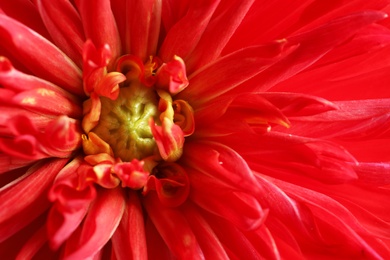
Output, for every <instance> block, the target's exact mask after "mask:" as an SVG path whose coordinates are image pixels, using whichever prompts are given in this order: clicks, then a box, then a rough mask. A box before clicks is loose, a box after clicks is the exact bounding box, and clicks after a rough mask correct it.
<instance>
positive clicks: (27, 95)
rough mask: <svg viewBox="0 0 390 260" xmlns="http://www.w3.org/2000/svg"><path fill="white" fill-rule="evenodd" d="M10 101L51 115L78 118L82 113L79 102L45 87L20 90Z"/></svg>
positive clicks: (27, 108)
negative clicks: (76, 102)
mask: <svg viewBox="0 0 390 260" xmlns="http://www.w3.org/2000/svg"><path fill="white" fill-rule="evenodd" d="M12 102H13V103H14V104H15V105H19V106H21V107H24V108H25V109H26V110H30V111H33V112H36V113H41V114H47V115H51V116H60V115H68V116H70V117H74V118H80V117H81V115H82V110H81V108H80V105H79V104H75V103H74V102H72V101H70V100H69V99H67V98H65V97H64V96H62V95H61V94H59V93H56V92H55V91H53V90H48V89H45V88H37V89H32V90H27V91H23V92H20V93H18V94H16V95H14V97H13V98H12Z"/></svg>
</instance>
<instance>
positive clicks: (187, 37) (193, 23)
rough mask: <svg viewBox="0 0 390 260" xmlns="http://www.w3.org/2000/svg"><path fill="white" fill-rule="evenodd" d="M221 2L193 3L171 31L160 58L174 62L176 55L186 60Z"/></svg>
mask: <svg viewBox="0 0 390 260" xmlns="http://www.w3.org/2000/svg"><path fill="white" fill-rule="evenodd" d="M219 1H220V0H198V1H196V2H191V4H190V6H189V9H188V10H187V13H186V15H185V16H184V17H182V18H181V19H180V20H179V21H178V22H177V23H176V24H175V25H174V26H173V27H172V28H170V29H169V31H168V33H167V35H166V37H165V39H164V42H163V43H162V46H161V48H160V51H159V55H158V56H159V57H160V58H161V59H162V60H163V61H164V62H168V61H170V60H172V58H173V56H174V55H177V56H179V57H181V58H183V60H186V58H187V57H188V55H189V54H190V53H191V51H193V49H194V48H195V45H196V44H197V43H198V41H199V39H200V38H201V36H202V34H203V32H204V30H205V29H206V27H207V25H208V23H209V21H210V18H211V16H212V15H213V13H214V11H215V9H216V8H217V5H218V3H219Z"/></svg>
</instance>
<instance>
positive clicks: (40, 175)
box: [0, 159, 67, 241]
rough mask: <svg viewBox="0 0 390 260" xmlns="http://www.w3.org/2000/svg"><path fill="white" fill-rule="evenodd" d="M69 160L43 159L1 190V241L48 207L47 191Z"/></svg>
mask: <svg viewBox="0 0 390 260" xmlns="http://www.w3.org/2000/svg"><path fill="white" fill-rule="evenodd" d="M66 162H67V159H53V160H47V161H41V162H38V163H36V164H35V165H34V166H32V167H31V168H30V169H29V170H28V171H27V172H26V174H25V175H23V176H22V177H20V178H18V179H17V180H15V181H13V182H11V183H9V184H8V185H6V186H4V187H2V188H1V189H0V206H1V208H2V209H3V210H1V211H0V222H1V223H2V225H1V226H0V231H1V232H0V241H4V240H6V239H7V238H9V237H10V236H12V235H13V234H15V233H16V232H17V231H19V230H20V229H22V228H23V227H25V226H26V225H28V224H29V223H30V222H32V221H33V220H34V219H35V218H36V217H38V216H39V215H40V214H42V213H43V212H44V211H45V210H46V209H47V208H48V207H49V205H50V204H49V201H48V200H47V197H46V195H47V191H48V189H49V187H50V185H51V184H52V182H53V180H54V178H55V176H56V175H57V174H58V172H59V171H60V169H61V168H62V167H63V166H64V165H65V163H66Z"/></svg>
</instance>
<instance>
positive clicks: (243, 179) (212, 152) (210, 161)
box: [182, 142, 259, 194]
mask: <svg viewBox="0 0 390 260" xmlns="http://www.w3.org/2000/svg"><path fill="white" fill-rule="evenodd" d="M184 149H185V151H184V156H183V158H182V161H183V163H184V165H188V166H189V167H191V168H193V169H195V170H197V171H200V172H202V173H204V174H206V175H208V176H212V177H213V178H217V179H219V180H221V181H223V182H225V183H226V184H229V185H231V186H233V187H237V188H239V189H240V190H243V191H246V192H248V193H250V194H256V193H258V192H259V190H258V187H257V185H256V179H255V177H254V175H253V173H252V171H251V169H250V168H249V167H248V165H247V164H246V162H245V161H244V160H243V158H242V157H241V156H240V155H239V154H238V153H236V152H235V151H234V150H232V149H230V148H229V147H227V146H224V145H222V144H218V143H211V142H210V143H195V142H190V143H186V145H185V147H184Z"/></svg>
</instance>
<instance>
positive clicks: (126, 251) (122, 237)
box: [112, 191, 148, 260]
mask: <svg viewBox="0 0 390 260" xmlns="http://www.w3.org/2000/svg"><path fill="white" fill-rule="evenodd" d="M144 226H145V224H144V214H143V209H142V206H141V203H140V200H139V198H138V194H137V193H136V192H135V191H129V192H128V199H127V200H126V205H125V211H124V212H123V216H122V220H121V222H120V223H119V226H118V228H117V230H116V231H115V233H114V235H113V236H112V246H113V250H114V252H115V257H116V259H118V260H126V259H129V258H130V259H140V260H147V259H148V254H147V245H146V235H147V234H146V233H145V227H144Z"/></svg>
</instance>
